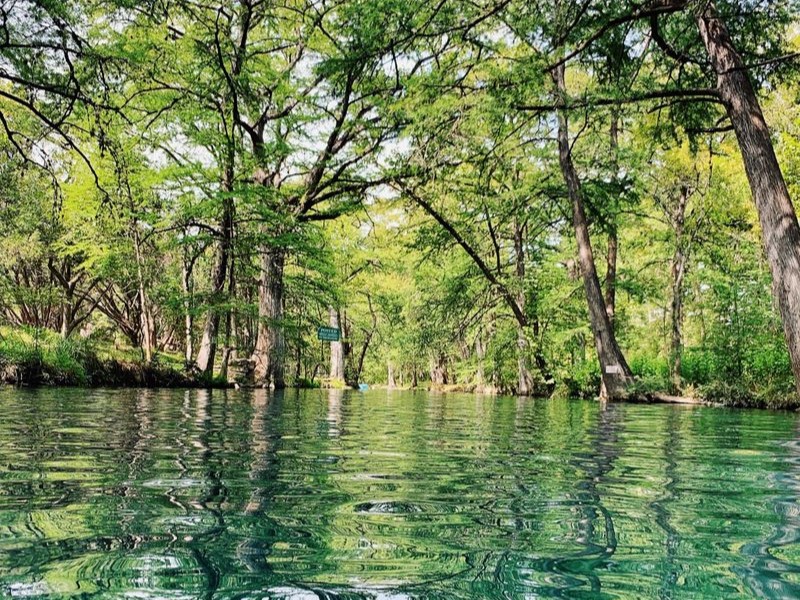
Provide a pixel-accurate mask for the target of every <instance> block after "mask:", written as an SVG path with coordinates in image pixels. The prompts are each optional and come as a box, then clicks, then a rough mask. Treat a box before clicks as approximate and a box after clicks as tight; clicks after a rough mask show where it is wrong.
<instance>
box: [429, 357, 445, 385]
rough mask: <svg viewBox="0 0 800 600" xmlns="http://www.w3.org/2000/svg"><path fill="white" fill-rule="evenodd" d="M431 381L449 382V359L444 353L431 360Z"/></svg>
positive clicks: (441, 383)
mask: <svg viewBox="0 0 800 600" xmlns="http://www.w3.org/2000/svg"><path fill="white" fill-rule="evenodd" d="M431 383H433V384H434V385H446V384H447V359H446V358H445V357H444V355H442V354H437V355H436V358H435V359H433V360H431Z"/></svg>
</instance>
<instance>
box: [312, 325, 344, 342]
mask: <svg viewBox="0 0 800 600" xmlns="http://www.w3.org/2000/svg"><path fill="white" fill-rule="evenodd" d="M317 339H319V340H322V341H323V342H338V341H339V330H338V329H337V328H336V327H319V328H317Z"/></svg>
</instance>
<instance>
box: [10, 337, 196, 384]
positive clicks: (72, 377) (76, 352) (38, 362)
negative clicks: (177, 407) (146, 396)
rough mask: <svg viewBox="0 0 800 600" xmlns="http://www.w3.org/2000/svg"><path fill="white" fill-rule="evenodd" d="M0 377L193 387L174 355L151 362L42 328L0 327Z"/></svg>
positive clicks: (23, 380)
mask: <svg viewBox="0 0 800 600" xmlns="http://www.w3.org/2000/svg"><path fill="white" fill-rule="evenodd" d="M0 381H2V382H3V383H6V384H12V385H63V386H113V387H128V386H130V387H198V386H206V385H208V384H209V383H210V382H206V381H200V380H198V379H195V378H192V377H190V376H188V375H186V374H185V373H183V372H182V365H181V364H180V362H178V361H177V360H176V359H175V358H173V357H170V356H164V355H160V356H159V359H158V360H157V361H154V362H153V363H151V364H144V362H143V361H142V360H141V359H139V358H138V357H137V356H136V353H135V352H133V351H127V350H125V349H116V348H113V347H109V346H103V345H98V344H93V343H92V342H90V341H89V340H85V339H82V338H77V337H76V338H70V339H62V338H61V337H60V336H58V335H57V334H55V333H52V332H49V331H42V330H27V329H25V330H22V329H8V328H3V329H0Z"/></svg>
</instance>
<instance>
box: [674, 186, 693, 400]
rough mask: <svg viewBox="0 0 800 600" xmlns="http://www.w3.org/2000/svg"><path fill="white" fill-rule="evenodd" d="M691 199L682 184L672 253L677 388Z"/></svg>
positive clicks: (675, 220) (675, 380) (678, 386)
mask: <svg viewBox="0 0 800 600" xmlns="http://www.w3.org/2000/svg"><path fill="white" fill-rule="evenodd" d="M688 201H689V188H688V187H686V186H685V185H684V186H681V190H680V195H679V197H678V204H677V206H676V207H675V212H674V214H673V216H672V226H673V228H674V230H675V250H674V252H673V254H672V268H671V269H670V271H671V274H672V311H671V314H672V323H671V326H672V335H671V338H670V352H669V357H670V368H669V371H670V379H671V381H672V385H673V386H674V388H675V389H676V390H679V389H680V387H681V356H682V354H683V334H682V331H681V329H682V326H683V281H684V277H685V275H686V265H687V262H688V260H689V255H688V252H687V250H686V244H685V241H684V226H685V221H686V205H687V203H688Z"/></svg>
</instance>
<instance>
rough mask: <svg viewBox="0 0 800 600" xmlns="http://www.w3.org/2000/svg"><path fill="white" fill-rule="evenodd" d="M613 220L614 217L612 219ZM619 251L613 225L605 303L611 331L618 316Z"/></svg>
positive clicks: (607, 261) (609, 243) (609, 237)
mask: <svg viewBox="0 0 800 600" xmlns="http://www.w3.org/2000/svg"><path fill="white" fill-rule="evenodd" d="M612 218H613V217H612ZM618 251H619V239H618V238H617V225H616V223H611V224H610V225H609V229H608V249H607V252H606V281H605V288H606V289H605V292H606V293H605V302H606V314H607V315H608V320H609V321H610V322H611V330H612V331H613V330H614V325H615V320H616V316H617V252H618Z"/></svg>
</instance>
